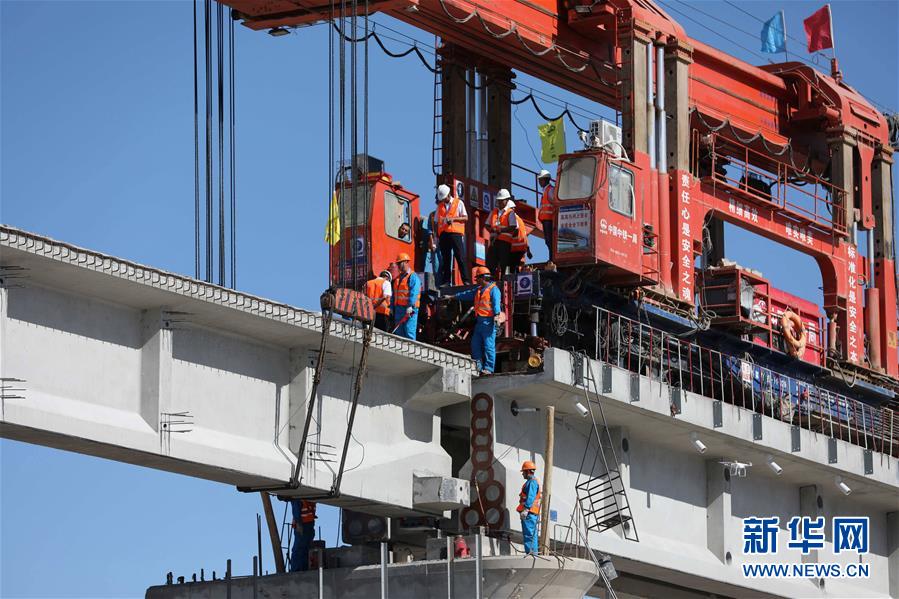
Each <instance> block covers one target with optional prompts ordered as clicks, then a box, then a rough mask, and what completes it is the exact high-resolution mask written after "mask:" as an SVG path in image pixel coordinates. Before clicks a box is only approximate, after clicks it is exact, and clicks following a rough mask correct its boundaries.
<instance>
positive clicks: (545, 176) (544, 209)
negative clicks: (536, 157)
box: [537, 170, 556, 260]
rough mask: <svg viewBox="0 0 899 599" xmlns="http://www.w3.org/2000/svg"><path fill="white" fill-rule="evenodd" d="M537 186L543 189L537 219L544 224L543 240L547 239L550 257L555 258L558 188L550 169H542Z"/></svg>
mask: <svg viewBox="0 0 899 599" xmlns="http://www.w3.org/2000/svg"><path fill="white" fill-rule="evenodd" d="M537 186H538V188H539V189H541V190H543V195H541V196H540V210H539V211H538V212H537V219H538V220H539V221H540V224H541V225H542V226H543V240H544V241H546V249H547V250H549V259H550V260H552V259H553V253H554V251H555V250H554V248H553V233H554V232H555V230H556V229H555V227H556V204H555V202H556V188H555V187H554V186H553V184H552V177H551V176H550V174H549V171H547V170H542V171H540V174H539V175H537Z"/></svg>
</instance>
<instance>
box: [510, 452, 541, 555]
mask: <svg viewBox="0 0 899 599" xmlns="http://www.w3.org/2000/svg"><path fill="white" fill-rule="evenodd" d="M536 470H537V464H535V463H534V462H532V461H531V460H525V461H524V463H523V464H522V465H521V475H522V476H523V477H524V485H522V486H521V493H519V494H518V508H516V509H517V510H518V515H519V517H520V518H521V534H522V536H524V551H525V553H527V554H528V555H537V522H538V521H539V520H540V497H541V493H540V483H539V482H537V479H536V478H534V472H536Z"/></svg>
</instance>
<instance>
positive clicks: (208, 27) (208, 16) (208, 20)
mask: <svg viewBox="0 0 899 599" xmlns="http://www.w3.org/2000/svg"><path fill="white" fill-rule="evenodd" d="M204 19H205V36H206V39H205V42H206V52H205V57H206V273H205V274H206V276H205V277H204V279H205V280H206V282H207V283H211V282H212V0H206V1H205V8H204Z"/></svg>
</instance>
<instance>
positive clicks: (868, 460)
mask: <svg viewBox="0 0 899 599" xmlns="http://www.w3.org/2000/svg"><path fill="white" fill-rule="evenodd" d="M862 455H863V456H864V458H865V474H874V452H872V451H871V450H870V449H866V450H865V451H864V452H863V453H862Z"/></svg>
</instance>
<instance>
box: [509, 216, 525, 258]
mask: <svg viewBox="0 0 899 599" xmlns="http://www.w3.org/2000/svg"><path fill="white" fill-rule="evenodd" d="M515 220H516V221H517V222H518V229H517V230H516V233H515V238H514V239H512V251H513V252H526V251H528V231H527V229H526V228H525V226H524V221H523V220H521V217H520V216H518V215H517V214H516V215H515Z"/></svg>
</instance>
